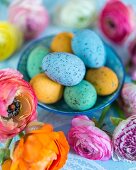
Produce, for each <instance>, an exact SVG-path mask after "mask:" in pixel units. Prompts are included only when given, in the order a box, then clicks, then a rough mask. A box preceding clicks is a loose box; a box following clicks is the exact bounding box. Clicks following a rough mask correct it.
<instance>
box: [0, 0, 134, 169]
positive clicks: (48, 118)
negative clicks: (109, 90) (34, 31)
mask: <svg viewBox="0 0 136 170" xmlns="http://www.w3.org/2000/svg"><path fill="white" fill-rule="evenodd" d="M0 1H1V0H0ZM63 1H64V0H45V1H44V3H45V5H46V7H47V9H48V10H49V11H50V13H51V11H52V10H53V9H54V7H55V5H56V3H60V2H63ZM104 2H105V0H98V8H100V7H101V6H102V5H103V4H104ZM125 2H127V3H133V5H134V6H136V0H131V1H130V0H125ZM6 17H7V12H6V8H5V7H4V6H2V5H1V4H0V19H6ZM63 30H65V29H64V28H60V27H56V26H53V25H52V24H50V26H49V27H48V29H47V30H46V31H45V32H44V33H43V34H42V35H41V36H45V35H50V34H54V33H58V32H60V31H63ZM27 45H28V44H25V45H24V47H22V49H21V50H20V51H19V52H18V53H16V54H14V55H13V56H12V57H11V58H10V59H8V60H7V61H5V62H1V63H0V69H1V68H6V67H11V68H16V67H17V63H18V60H19V57H20V56H21V53H22V51H23V50H24V48H26V46H27ZM38 113H39V120H41V121H44V122H49V123H52V124H53V125H54V127H55V130H64V131H65V133H67V131H68V129H69V126H70V122H71V119H72V117H70V116H62V115H55V114H53V113H47V112H46V111H44V110H42V109H40V108H38ZM98 114H99V113H98ZM110 114H113V112H112V111H110ZM63 170H136V163H126V162H114V161H112V160H109V161H91V160H88V159H85V158H82V157H80V156H78V155H75V154H74V153H73V152H70V153H69V158H68V161H67V163H66V165H65V166H64V168H63Z"/></svg>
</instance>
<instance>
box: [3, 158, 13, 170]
mask: <svg viewBox="0 0 136 170" xmlns="http://www.w3.org/2000/svg"><path fill="white" fill-rule="evenodd" d="M11 163H12V161H11V159H8V160H6V161H5V162H4V163H3V165H2V170H10V166H11Z"/></svg>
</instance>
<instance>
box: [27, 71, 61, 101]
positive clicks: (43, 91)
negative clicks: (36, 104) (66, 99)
mask: <svg viewBox="0 0 136 170" xmlns="http://www.w3.org/2000/svg"><path fill="white" fill-rule="evenodd" d="M30 84H31V86H32V88H33V89H34V92H35V94H36V97H37V99H38V101H40V102H42V103H45V104H52V103H56V102H57V101H59V100H60V99H61V97H62V95H63V86H62V85H60V84H58V83H56V82H54V81H52V80H51V79H49V78H48V77H47V76H46V75H45V74H44V73H40V74H37V75H36V76H35V77H33V78H32V79H31V81H30Z"/></svg>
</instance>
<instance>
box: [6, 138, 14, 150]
mask: <svg viewBox="0 0 136 170" xmlns="http://www.w3.org/2000/svg"><path fill="white" fill-rule="evenodd" d="M12 140H13V138H12V139H8V140H7V142H6V144H5V147H4V148H5V149H7V148H9V147H10V144H11V142H12Z"/></svg>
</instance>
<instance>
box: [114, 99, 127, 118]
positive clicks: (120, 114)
mask: <svg viewBox="0 0 136 170" xmlns="http://www.w3.org/2000/svg"><path fill="white" fill-rule="evenodd" d="M113 108H114V109H115V110H116V112H117V114H118V115H119V118H121V119H126V117H125V114H124V112H123V111H122V110H121V108H120V107H119V105H118V103H117V102H115V103H113Z"/></svg>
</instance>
